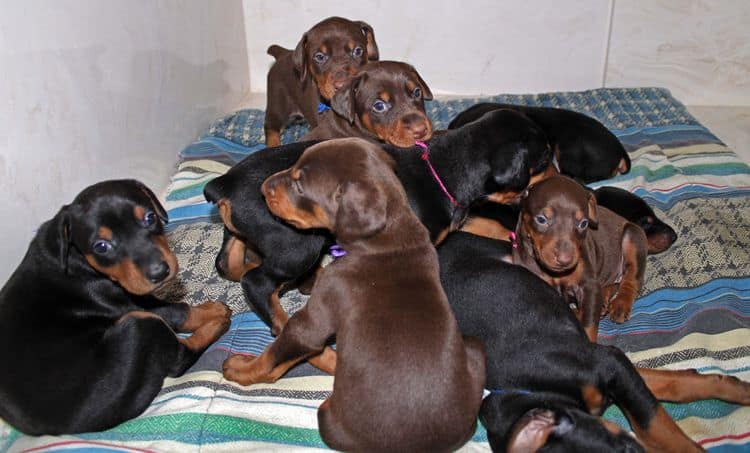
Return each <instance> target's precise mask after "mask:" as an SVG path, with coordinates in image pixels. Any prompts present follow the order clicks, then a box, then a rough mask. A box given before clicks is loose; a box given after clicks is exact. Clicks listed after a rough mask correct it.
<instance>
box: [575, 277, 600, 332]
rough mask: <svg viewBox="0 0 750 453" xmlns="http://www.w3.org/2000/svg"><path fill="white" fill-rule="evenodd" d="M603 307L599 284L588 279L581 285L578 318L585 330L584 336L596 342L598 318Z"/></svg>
mask: <svg viewBox="0 0 750 453" xmlns="http://www.w3.org/2000/svg"><path fill="white" fill-rule="evenodd" d="M603 308H604V291H603V290H602V287H601V285H600V284H599V283H598V282H595V281H594V280H589V281H587V282H585V283H584V284H583V285H582V293H581V300H580V304H579V306H578V320H579V321H580V322H581V326H583V330H585V331H586V336H588V337H589V340H590V341H591V342H592V343H596V337H597V335H598V333H599V319H600V318H601V316H602V309H603Z"/></svg>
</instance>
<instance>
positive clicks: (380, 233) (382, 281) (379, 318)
mask: <svg viewBox="0 0 750 453" xmlns="http://www.w3.org/2000/svg"><path fill="white" fill-rule="evenodd" d="M394 168H395V164H394V162H393V160H392V158H391V157H389V156H388V155H387V154H386V153H385V152H383V151H382V150H381V149H380V148H379V147H378V146H377V145H375V144H373V143H370V142H367V141H365V140H362V139H357V138H349V139H337V140H329V141H326V142H323V143H319V144H317V145H314V146H312V147H310V148H308V149H307V150H306V151H305V152H304V153H303V155H302V156H301V157H300V158H299V160H298V161H297V163H295V164H294V166H292V167H291V168H290V169H288V170H285V171H281V172H279V173H276V174H275V175H272V176H271V177H269V178H268V179H267V180H266V181H265V182H264V183H263V186H262V192H263V194H264V195H265V197H266V201H267V204H268V208H269V209H270V211H271V212H272V213H273V214H274V215H276V216H278V217H280V218H282V219H283V220H285V221H287V222H289V223H290V224H291V225H293V226H295V227H297V228H302V229H306V228H325V229H328V230H330V231H331V232H332V233H333V234H334V236H335V237H336V239H337V241H338V245H339V246H340V247H341V248H342V249H343V250H344V251H345V253H346V254H345V255H344V256H343V257H340V258H338V259H337V260H336V261H334V262H333V263H331V264H330V265H328V266H326V267H325V268H324V270H323V272H322V273H321V275H320V277H319V278H318V279H317V280H316V282H315V286H314V287H313V289H312V294H311V296H310V299H309V301H308V302H307V305H305V307H303V308H302V309H301V310H300V311H298V312H297V313H295V314H294V315H293V316H292V317H291V318H290V319H289V321H288V323H287V324H286V326H285V327H284V329H283V330H282V331H281V334H280V335H279V336H278V337H277V339H276V341H274V342H273V343H272V344H271V345H270V346H269V347H268V348H267V349H266V350H265V351H264V352H263V354H261V355H260V356H259V357H258V358H256V359H254V360H253V359H248V358H246V357H243V356H232V357H230V358H229V359H228V360H227V361H226V362H225V363H224V376H225V377H226V378H227V379H230V380H233V381H236V382H239V383H241V384H251V383H257V382H273V381H275V380H277V379H278V378H279V377H281V376H282V375H283V374H284V373H285V372H286V371H287V370H288V369H289V368H290V367H291V366H293V365H294V364H295V363H297V362H299V361H300V360H302V359H304V358H307V357H310V356H313V355H315V354H318V353H320V352H321V351H322V350H323V348H324V346H325V345H326V342H327V341H328V339H329V338H331V337H332V336H333V335H336V344H337V350H336V357H337V363H336V373H335V380H334V384H333V393H332V395H331V396H330V397H329V398H328V399H327V400H326V401H325V402H324V403H323V404H322V405H321V406H320V409H319V410H318V422H319V427H320V434H321V436H322V438H323V440H324V441H325V442H326V444H328V445H329V446H330V447H332V448H335V449H338V450H345V451H395V450H398V451H453V450H455V449H457V448H458V447H460V446H461V445H463V444H464V443H465V442H467V441H468V440H469V439H470V438H471V436H472V434H473V433H474V429H475V425H476V417H477V413H478V410H479V406H480V403H481V397H482V387H483V384H484V379H485V357H484V352H483V348H482V347H481V346H480V344H479V343H478V342H477V341H476V340H473V339H467V340H464V339H463V338H462V336H461V333H460V332H459V329H458V325H457V323H456V320H455V318H454V316H453V313H452V312H451V308H450V306H449V305H448V300H447V298H446V296H445V293H444V292H443V288H442V286H441V285H440V280H439V274H438V261H437V253H436V251H435V248H434V247H433V245H432V242H431V241H430V237H429V234H428V231H427V229H426V228H425V227H424V226H423V225H422V224H421V223H420V221H419V219H417V217H416V216H415V215H414V213H413V212H412V211H411V209H410V208H409V205H408V203H407V200H406V195H405V192H404V189H403V188H402V186H401V184H400V183H399V180H398V178H397V177H396V175H395V173H394ZM377 389H381V390H383V391H382V392H378V391H377Z"/></svg>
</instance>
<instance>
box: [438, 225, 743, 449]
mask: <svg viewBox="0 0 750 453" xmlns="http://www.w3.org/2000/svg"><path fill="white" fill-rule="evenodd" d="M509 253H510V244H509V243H508V242H503V241H497V240H493V239H488V238H484V237H478V236H475V235H472V234H468V233H464V232H455V233H451V234H450V235H448V237H447V238H446V240H445V241H444V242H443V243H442V244H441V245H440V246H439V247H438V255H439V259H440V279H441V282H442V284H443V288H444V289H445V292H446V294H447V296H448V300H449V301H450V304H451V307H452V308H453V310H454V313H455V316H456V319H457V321H458V324H459V327H460V328H461V332H462V333H463V334H464V335H467V336H472V337H476V338H477V339H479V340H480V342H482V343H483V344H484V347H485V351H486V353H487V381H486V383H485V387H486V388H488V389H489V390H490V395H489V396H488V397H487V398H486V399H485V400H484V402H483V404H482V407H481V410H480V413H479V417H480V420H481V421H482V424H483V425H484V426H485V428H487V433H488V438H489V441H490V445H491V446H492V449H493V450H494V451H508V452H527V451H535V450H537V449H538V450H540V451H591V452H594V451H596V452H599V451H641V448H640V446H639V445H638V444H636V441H635V439H633V438H631V437H630V436H628V435H627V434H625V433H623V432H622V430H621V429H620V428H619V427H617V426H615V425H614V424H612V423H610V422H606V421H604V420H602V419H600V418H599V417H598V415H600V414H601V413H603V411H604V410H605V409H606V408H607V407H608V406H609V405H610V404H616V405H617V406H619V407H620V408H621V409H622V410H623V411H624V413H625V415H626V416H627V418H628V420H629V421H630V424H631V426H632V428H633V429H634V431H635V433H636V435H637V438H638V440H639V441H640V442H641V443H642V445H643V447H645V448H646V449H647V450H650V451H674V452H687V451H696V450H698V449H699V447H698V446H696V445H695V444H694V443H693V442H692V441H691V440H690V439H688V438H687V437H685V435H684V433H683V432H682V431H681V430H680V429H679V428H678V427H677V426H676V425H675V424H674V422H673V421H672V420H671V418H670V417H669V416H668V415H667V414H666V413H665V412H664V410H663V409H662V408H661V406H659V405H658V404H657V399H658V400H662V401H673V402H689V401H697V400H700V399H709V398H719V399H723V400H725V401H728V402H732V403H739V404H744V405H748V404H750V383H747V382H742V381H740V380H738V379H736V378H734V377H730V376H721V375H716V374H713V375H701V374H698V373H696V372H695V371H694V370H684V371H671V370H649V369H637V370H636V369H634V368H633V365H632V364H631V362H630V361H629V360H628V359H627V357H626V356H625V355H624V354H623V353H622V352H621V351H620V350H618V349H617V348H614V347H610V346H602V345H597V344H594V343H591V342H589V341H588V339H587V338H586V335H585V333H584V331H583V330H582V328H581V326H580V324H579V323H578V321H577V320H576V318H575V317H574V315H573V313H572V312H571V311H570V310H569V309H568V308H567V306H566V304H565V303H564V301H563V298H562V296H560V295H559V294H558V293H557V292H556V291H555V290H554V289H553V288H550V287H549V286H548V285H546V284H545V283H544V282H543V281H542V280H541V279H539V278H538V277H536V276H535V275H533V274H532V273H531V272H529V271H528V270H527V269H524V268H522V267H520V266H514V265H511V264H508V263H506V262H505V257H506V256H507V255H508V254H509ZM639 374H640V377H639ZM644 381H645V384H646V385H644ZM649 389H650V390H651V391H649ZM652 392H653V395H652Z"/></svg>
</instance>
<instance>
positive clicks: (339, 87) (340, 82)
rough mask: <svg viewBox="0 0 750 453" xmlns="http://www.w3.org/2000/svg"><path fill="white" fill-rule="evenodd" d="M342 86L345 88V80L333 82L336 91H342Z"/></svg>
mask: <svg viewBox="0 0 750 453" xmlns="http://www.w3.org/2000/svg"><path fill="white" fill-rule="evenodd" d="M342 86H344V81H343V80H335V81H334V82H333V88H334V89H336V90H340V89H341V87H342Z"/></svg>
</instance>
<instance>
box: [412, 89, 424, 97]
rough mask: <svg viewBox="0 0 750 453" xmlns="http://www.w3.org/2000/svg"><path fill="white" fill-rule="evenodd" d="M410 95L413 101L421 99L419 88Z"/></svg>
mask: <svg viewBox="0 0 750 453" xmlns="http://www.w3.org/2000/svg"><path fill="white" fill-rule="evenodd" d="M411 95H412V97H413V98H415V99H419V98H421V97H422V89H421V88H419V87H416V88H414V91H412V92H411Z"/></svg>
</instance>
